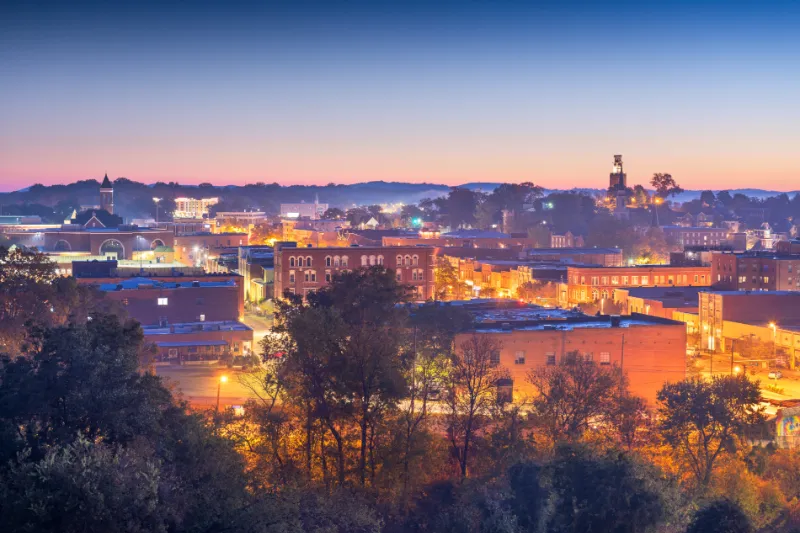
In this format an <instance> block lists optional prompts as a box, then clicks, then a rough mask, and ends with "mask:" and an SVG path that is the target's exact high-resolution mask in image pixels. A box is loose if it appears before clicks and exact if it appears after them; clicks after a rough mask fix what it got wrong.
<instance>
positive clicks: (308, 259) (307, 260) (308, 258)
mask: <svg viewBox="0 0 800 533" xmlns="http://www.w3.org/2000/svg"><path fill="white" fill-rule="evenodd" d="M306 266H307V267H310V266H311V256H308V257H306Z"/></svg>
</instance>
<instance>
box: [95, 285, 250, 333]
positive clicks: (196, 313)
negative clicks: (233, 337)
mask: <svg viewBox="0 0 800 533" xmlns="http://www.w3.org/2000/svg"><path fill="white" fill-rule="evenodd" d="M241 291H242V288H241V287H240V286H236V285H232V286H213V287H208V286H201V287H180V288H177V289H165V288H159V287H154V288H144V289H143V288H139V289H129V290H119V291H105V295H106V298H108V299H110V300H114V301H118V302H121V304H122V307H123V308H124V309H125V310H126V311H127V313H128V314H129V315H130V316H131V318H134V319H136V320H138V321H139V322H141V323H142V324H144V325H153V324H159V321H160V319H161V317H164V318H165V319H166V320H167V322H168V323H170V324H179V323H183V322H200V321H201V320H200V315H205V319H204V321H205V322H218V321H229V320H233V321H236V320H239V318H240V317H241V316H244V302H243V301H242V297H241ZM159 298H167V305H163V306H162V305H158V299H159Z"/></svg>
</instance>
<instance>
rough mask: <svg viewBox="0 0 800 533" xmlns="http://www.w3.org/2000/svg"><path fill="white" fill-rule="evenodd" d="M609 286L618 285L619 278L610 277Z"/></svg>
mask: <svg viewBox="0 0 800 533" xmlns="http://www.w3.org/2000/svg"><path fill="white" fill-rule="evenodd" d="M611 284H612V285H619V277H617V276H611Z"/></svg>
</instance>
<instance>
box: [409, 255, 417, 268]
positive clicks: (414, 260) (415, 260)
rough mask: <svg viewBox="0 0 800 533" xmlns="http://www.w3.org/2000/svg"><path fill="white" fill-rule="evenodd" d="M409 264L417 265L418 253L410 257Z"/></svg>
mask: <svg viewBox="0 0 800 533" xmlns="http://www.w3.org/2000/svg"><path fill="white" fill-rule="evenodd" d="M411 264H412V265H414V266H417V265H418V264H419V256H418V255H415V256H414V257H412V258H411Z"/></svg>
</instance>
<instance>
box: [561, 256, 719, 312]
mask: <svg viewBox="0 0 800 533" xmlns="http://www.w3.org/2000/svg"><path fill="white" fill-rule="evenodd" d="M710 284H711V267H708V266H672V265H631V266H617V267H604V266H596V265H582V266H568V267H567V280H566V283H562V284H561V286H560V288H559V295H558V298H559V303H560V304H561V305H562V306H571V305H579V304H582V303H591V302H597V301H599V300H606V299H613V298H614V291H615V290H616V289H622V288H632V287H707V286H709V285H710Z"/></svg>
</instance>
